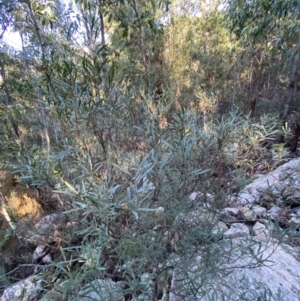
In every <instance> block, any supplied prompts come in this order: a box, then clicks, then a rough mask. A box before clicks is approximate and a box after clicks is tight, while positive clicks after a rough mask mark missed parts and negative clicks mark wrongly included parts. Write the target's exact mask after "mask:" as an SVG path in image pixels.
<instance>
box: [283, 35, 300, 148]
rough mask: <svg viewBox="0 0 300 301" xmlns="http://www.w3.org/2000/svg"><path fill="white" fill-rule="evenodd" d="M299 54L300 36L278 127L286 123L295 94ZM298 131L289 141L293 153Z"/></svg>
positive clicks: (292, 60)
mask: <svg viewBox="0 0 300 301" xmlns="http://www.w3.org/2000/svg"><path fill="white" fill-rule="evenodd" d="M299 54H300V34H299V36H298V42H297V48H296V51H295V54H294V55H293V57H292V59H291V67H292V69H291V73H290V78H289V86H288V89H287V95H286V101H285V104H284V106H283V108H282V111H281V114H280V125H281V126H282V125H284V124H285V122H286V121H287V117H288V114H289V109H290V104H291V101H292V99H293V96H294V92H295V85H296V81H297V72H298V64H299V58H298V56H299ZM298 138H299V135H298V131H297V130H296V131H295V130H294V131H293V138H292V141H291V146H290V151H292V152H295V151H296V150H297V144H298ZM278 142H279V143H283V142H284V136H283V135H282V134H280V135H279V137H278Z"/></svg>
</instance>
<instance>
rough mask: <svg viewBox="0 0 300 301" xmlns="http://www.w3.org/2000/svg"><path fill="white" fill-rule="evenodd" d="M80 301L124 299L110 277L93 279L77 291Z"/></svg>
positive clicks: (115, 300) (114, 300) (117, 300)
mask: <svg viewBox="0 0 300 301" xmlns="http://www.w3.org/2000/svg"><path fill="white" fill-rule="evenodd" d="M78 296H79V297H80V300H81V301H90V300H94V301H103V300H105V301H124V300H125V299H124V296H123V294H122V292H121V289H120V287H119V286H118V285H117V284H116V283H115V282H114V281H112V280H111V279H110V278H107V279H98V280H94V281H92V282H91V283H89V284H87V285H85V286H84V287H83V288H82V289H81V290H80V291H79V293H78Z"/></svg>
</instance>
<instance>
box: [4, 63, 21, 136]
mask: <svg viewBox="0 0 300 301" xmlns="http://www.w3.org/2000/svg"><path fill="white" fill-rule="evenodd" d="M1 76H2V80H3V89H4V92H5V96H6V100H5V105H6V108H7V111H8V116H9V120H10V122H11V125H12V128H13V132H14V133H15V135H16V137H17V138H19V139H20V132H19V126H18V123H17V122H16V121H15V119H14V118H13V116H12V114H11V112H10V109H9V106H10V105H11V104H12V103H13V100H12V97H11V95H10V92H9V89H8V86H7V81H6V76H5V70H4V64H3V62H2V64H1Z"/></svg>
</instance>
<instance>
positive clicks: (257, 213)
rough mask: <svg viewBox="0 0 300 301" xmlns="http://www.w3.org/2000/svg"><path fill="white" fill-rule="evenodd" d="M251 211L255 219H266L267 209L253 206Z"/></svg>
mask: <svg viewBox="0 0 300 301" xmlns="http://www.w3.org/2000/svg"><path fill="white" fill-rule="evenodd" d="M252 211H253V213H254V215H255V216H256V217H266V216H267V209H266V208H264V207H261V206H253V208H252Z"/></svg>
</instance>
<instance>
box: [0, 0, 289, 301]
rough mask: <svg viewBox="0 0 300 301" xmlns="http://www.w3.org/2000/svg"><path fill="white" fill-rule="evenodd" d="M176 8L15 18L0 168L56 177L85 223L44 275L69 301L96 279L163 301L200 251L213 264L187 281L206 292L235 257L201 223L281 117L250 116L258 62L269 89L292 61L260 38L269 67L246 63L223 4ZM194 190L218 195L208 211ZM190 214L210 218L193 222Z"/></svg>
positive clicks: (24, 5) (108, 7)
mask: <svg viewBox="0 0 300 301" xmlns="http://www.w3.org/2000/svg"><path fill="white" fill-rule="evenodd" d="M192 2H193V1H192ZM192 2H191V3H190V4H191V5H192ZM54 4H55V5H54ZM168 6H169V2H168V1H144V0H130V1H98V2H96V1H83V0H82V1H81V0H80V1H79V0H78V1H76V6H74V7H72V6H69V7H67V6H65V5H64V4H63V3H61V2H60V1H55V3H54V2H50V1H49V2H45V3H44V2H40V1H25V2H16V10H15V11H10V12H9V13H10V17H11V20H12V22H13V26H14V29H15V30H19V32H20V33H21V35H22V41H23V50H22V52H20V53H8V52H5V51H4V50H1V64H2V65H1V66H2V70H3V74H4V76H3V75H2V79H1V94H0V99H1V106H0V113H1V114H2V115H5V118H2V119H1V121H0V123H1V132H0V135H1V142H0V151H1V153H0V158H1V159H0V163H1V166H3V167H6V168H9V169H13V170H14V171H15V172H17V173H19V174H20V175H21V176H22V177H23V178H24V179H26V180H27V181H28V182H30V183H31V184H35V185H38V186H39V185H49V186H54V185H55V184H57V183H61V187H60V188H59V189H58V190H57V191H56V192H57V193H59V194H60V195H61V196H62V197H63V200H64V204H63V205H64V210H65V211H66V214H68V216H69V217H70V219H71V220H73V221H76V223H77V226H78V227H77V230H76V231H75V232H74V237H73V238H72V240H71V242H67V243H62V245H60V246H59V247H60V255H59V256H60V257H59V258H60V259H61V260H60V261H58V262H54V263H53V265H52V266H51V269H52V272H53V273H48V275H46V273H45V274H44V275H43V277H44V278H45V288H47V290H50V289H52V288H54V289H56V290H57V291H61V295H60V296H61V297H62V298H64V299H65V300H76V298H77V297H76V296H77V295H78V292H79V289H80V287H82V285H85V284H87V283H89V282H90V281H92V280H94V279H99V278H111V279H113V280H114V281H119V280H120V281H122V283H123V286H122V291H123V293H124V294H125V296H126V298H127V299H128V300H148V299H149V300H151V299H152V300H156V299H159V298H161V297H162V294H163V291H164V289H165V288H166V287H169V286H170V273H172V271H173V270H174V269H175V268H179V269H180V270H181V271H182V272H183V273H187V274H188V275H190V274H189V271H186V270H185V269H186V264H187V262H188V259H190V258H192V257H193V255H194V254H195V252H196V251H197V252H198V251H199V250H200V252H201V256H202V258H204V260H203V265H204V270H205V271H206V272H205V273H203V275H202V276H201V277H200V278H201V279H197V280H196V279H194V278H193V277H194V276H193V275H192V274H191V276H190V285H191V287H192V290H194V292H195V295H196V294H198V293H199V294H202V295H203V296H204V295H205V294H206V293H207V292H206V288H207V287H209V285H210V284H211V283H212V279H213V277H214V275H215V274H217V273H225V274H226V271H224V270H222V269H220V266H221V264H222V263H223V262H224V260H226V256H229V255H230V253H231V251H232V249H231V248H229V249H226V250H224V241H222V240H221V236H220V233H217V234H216V233H215V232H213V228H214V226H215V222H214V221H213V220H214V219H213V218H212V221H211V222H209V221H207V218H206V217H207V216H213V217H214V216H215V215H216V213H217V211H218V210H219V209H221V208H223V207H224V206H225V205H226V202H225V199H226V193H227V191H226V189H225V188H224V187H223V186H222V183H221V182H222V181H221V180H220V179H222V178H223V177H224V176H225V177H226V175H227V174H228V173H230V172H231V171H232V170H235V169H237V168H239V170H240V171H241V172H242V174H243V173H245V174H246V172H247V173H250V174H252V173H254V172H255V170H256V169H257V167H258V165H260V163H261V159H262V158H264V157H265V156H266V155H267V152H268V150H267V149H266V148H265V147H264V146H263V144H264V143H265V141H266V140H270V139H272V137H274V135H275V134H276V133H277V131H276V130H275V128H276V124H277V119H276V118H277V116H276V115H275V114H274V111H272V112H271V113H272V114H264V111H266V110H264V109H263V108H262V109H261V111H260V112H259V114H257V115H256V119H255V120H254V119H253V118H252V117H250V116H249V115H248V114H244V112H245V111H247V110H245V107H246V105H245V100H246V99H247V97H248V95H247V92H245V90H246V88H249V87H251V85H252V84H253V81H252V78H251V79H250V77H251V76H252V75H253V74H254V73H255V72H256V74H259V73H260V72H259V71H260V70H262V72H261V82H262V84H261V87H263V88H261V90H262V91H263V92H264V93H266V94H267V92H265V90H267V88H266V87H267V86H268V85H269V86H272V84H273V81H272V80H270V78H269V77H270V74H271V73H272V72H273V73H275V72H274V70H277V71H278V69H280V68H281V66H282V65H286V61H284V58H283V57H280V56H278V55H277V54H274V53H272V54H270V55H267V54H266V52H267V51H266V49H267V48H264V47H263V44H260V45H259V46H258V47H257V49H256V51H257V53H259V54H260V53H261V54H262V57H263V60H262V62H263V63H261V64H257V65H252V67H251V68H252V69H251V68H249V67H248V63H249V57H250V54H251V53H253V49H252V48H251V49H250V48H248V47H247V46H245V44H241V43H240V42H238V41H237V40H236V39H235V38H234V37H232V36H231V35H230V32H229V31H228V29H227V28H226V26H225V23H224V13H223V12H219V11H218V10H217V9H216V7H214V8H212V9H211V10H208V11H207V13H206V14H205V15H202V16H193V15H188V16H185V15H183V14H181V13H176V9H175V10H171V11H169V10H168ZM191 7H192V6H191ZM232 7H233V6H232ZM58 8H60V9H58ZM1 9H2V8H1ZM23 11H24V12H25V13H23ZM74 14H75V15H76V17H74ZM168 17H170V19H169V22H167V21H166V22H165V24H163V23H164V22H159V21H161V20H162V19H163V18H166V19H167V18H168ZM5 22H7V21H5V20H4V23H3V24H2V26H5V24H6V23H5ZM80 39H82V40H81V41H80ZM255 57H256V58H258V55H257V56H255ZM278 58H279V63H278V64H277V65H276V64H275V63H274V64H273V65H276V66H273V65H272V64H269V62H274V61H276V60H277V59H278ZM281 60H282V61H281ZM251 62H252V61H251ZM276 68H278V69H276ZM254 71H255V72H254ZM277 71H276V72H277ZM273 73H272V74H273ZM250 74H251V76H250ZM277 74H278V72H277V73H276V74H275V75H274V77H276V75H277ZM253 77H255V76H253ZM266 83H268V84H266ZM5 87H6V88H5ZM258 87H259V85H258V86H256V88H255V89H257V90H258V89H259V88H258ZM269 88H270V87H269ZM264 89H265V90H264ZM251 92H253V91H251ZM249 94H251V93H249ZM7 99H10V100H11V101H10V102H8V101H7ZM222 104H225V107H226V108H225V109H222ZM247 113H248V111H247ZM13 122H17V124H18V127H19V136H18V135H16V133H15V134H14V131H13V129H12V126H13V124H14V123H13ZM279 157H280V155H279ZM275 159H276V158H275ZM279 159H280V160H281V159H282V157H280V158H279ZM216 177H217V179H216ZM250 180H251V178H250ZM250 180H249V179H248V178H247V177H245V181H241V182H240V183H238V185H240V186H242V185H244V184H245V183H246V182H247V181H250ZM193 192H201V193H203V194H205V195H206V194H207V195H208V194H211V195H213V196H214V197H213V200H211V204H210V206H207V208H206V207H205V206H204V208H200V209H201V210H200V209H199V208H198V207H197V205H196V204H194V203H193V202H191V201H190V195H191V193H193ZM197 210H198V211H197ZM195 212H196V213H195ZM193 214H198V215H199V216H200V217H201V216H205V218H203V220H202V219H201V218H199V216H197V218H198V219H199V222H198V223H196V224H193V223H192V224H189V223H186V219H189V216H190V215H192V216H193ZM247 251H248V252H251V248H250V247H249V249H248V250H247ZM174 254H176V256H175V257H174ZM212 254H213V255H212ZM46 280H47V281H46ZM46 282H47V283H46ZM52 293H55V291H54V292H53V291H52ZM45 298H46V297H45ZM79 298H80V297H79ZM77 299H78V298H77Z"/></svg>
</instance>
